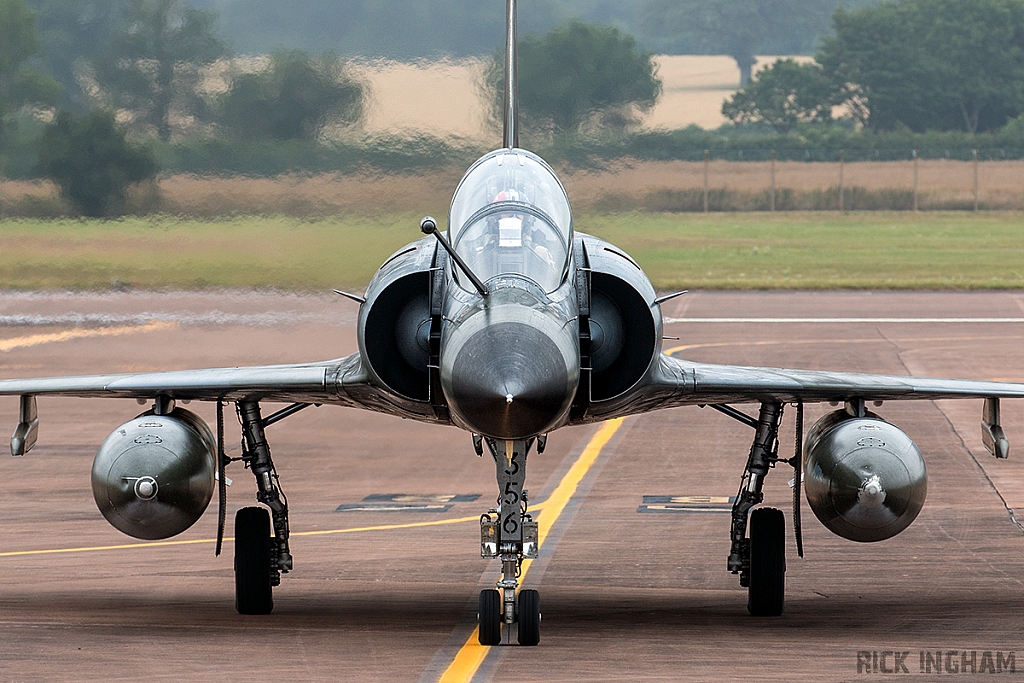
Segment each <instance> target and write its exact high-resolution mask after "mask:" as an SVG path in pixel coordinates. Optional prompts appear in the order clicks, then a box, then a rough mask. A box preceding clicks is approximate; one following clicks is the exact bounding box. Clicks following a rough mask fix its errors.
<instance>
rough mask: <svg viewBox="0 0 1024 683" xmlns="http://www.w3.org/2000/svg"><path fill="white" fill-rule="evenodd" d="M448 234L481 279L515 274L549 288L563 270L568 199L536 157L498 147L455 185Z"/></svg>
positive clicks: (569, 230) (568, 240) (566, 253)
mask: <svg viewBox="0 0 1024 683" xmlns="http://www.w3.org/2000/svg"><path fill="white" fill-rule="evenodd" d="M448 235H449V238H451V240H452V243H453V245H454V247H455V251H457V252H458V253H459V255H460V256H461V257H462V258H463V259H465V261H466V264H467V265H468V266H469V267H470V268H471V269H472V270H473V272H474V273H476V274H477V276H479V277H480V279H481V280H483V281H484V282H487V281H488V280H490V279H491V278H493V277H495V276H497V275H503V274H508V273H514V274H517V275H522V276H525V277H527V278H529V279H531V280H533V281H534V282H536V283H537V284H538V285H540V286H541V288H542V289H543V290H544V291H545V292H552V291H554V290H555V289H557V288H558V286H559V285H560V284H561V283H562V280H563V279H564V277H565V273H566V272H567V268H568V261H569V248H570V245H571V244H572V212H571V210H570V209H569V199H568V197H566V194H565V189H564V188H563V187H562V184H561V183H560V182H559V181H558V178H557V177H556V176H555V173H554V171H552V170H551V167H550V166H548V165H547V164H546V163H544V161H543V160H541V159H540V157H538V156H536V155H534V154H532V153H530V152H527V151H525V150H521V149H499V150H497V151H495V152H491V153H490V154H488V155H486V156H484V157H482V158H481V159H480V160H479V161H477V162H476V163H475V164H473V166H472V168H470V169H469V171H468V172H467V173H466V175H465V177H463V179H462V182H461V183H459V187H458V189H457V190H456V191H455V198H454V199H453V200H452V207H451V211H450V212H449V214H448ZM456 278H458V275H456ZM460 284H461V282H460ZM467 284H468V283H467Z"/></svg>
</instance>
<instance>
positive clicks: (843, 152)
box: [839, 149, 846, 213]
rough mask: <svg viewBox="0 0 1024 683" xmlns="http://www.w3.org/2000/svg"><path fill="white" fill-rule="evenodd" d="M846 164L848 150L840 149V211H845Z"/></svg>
mask: <svg viewBox="0 0 1024 683" xmlns="http://www.w3.org/2000/svg"><path fill="white" fill-rule="evenodd" d="M845 166H846V150H845V149H841V150H839V213H842V212H843V208H844V207H843V170H844V167H845Z"/></svg>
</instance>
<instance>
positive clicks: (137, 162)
mask: <svg viewBox="0 0 1024 683" xmlns="http://www.w3.org/2000/svg"><path fill="white" fill-rule="evenodd" d="M156 170H157V167H156V161H155V160H154V158H153V154H152V152H151V151H150V150H149V149H148V148H145V147H140V146H138V145H134V144H132V143H130V142H129V141H128V140H127V139H126V137H125V133H124V131H122V130H120V129H119V128H118V127H117V125H116V124H115V123H114V115H113V114H112V113H110V112H104V111H99V110H95V111H92V112H90V113H89V114H86V115H85V116H82V117H79V116H76V115H75V114H72V113H70V112H60V113H59V114H58V115H57V117H56V118H55V119H54V121H53V122H52V123H51V124H50V125H49V126H47V127H46V130H45V131H44V132H43V136H42V139H41V140H40V143H39V173H40V174H41V175H42V176H43V177H46V178H49V179H50V180H52V181H53V182H54V183H56V184H57V187H59V188H60V193H61V196H63V197H64V198H65V199H67V200H68V201H70V202H71V203H72V204H74V205H75V207H76V208H77V209H78V210H79V211H81V212H82V214H84V215H86V216H95V217H101V216H109V215H112V214H115V213H116V212H117V211H118V210H120V209H121V208H122V207H123V206H124V202H125V197H126V195H127V191H128V188H129V187H130V186H131V185H132V184H133V183H139V182H142V181H144V180H149V179H152V178H153V177H154V176H155V175H156Z"/></svg>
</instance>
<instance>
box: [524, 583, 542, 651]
mask: <svg viewBox="0 0 1024 683" xmlns="http://www.w3.org/2000/svg"><path fill="white" fill-rule="evenodd" d="M539 642H540V593H538V592H537V591H535V590H521V591H519V644H520V645H536V644H537V643H539Z"/></svg>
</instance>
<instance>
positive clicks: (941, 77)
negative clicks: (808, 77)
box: [817, 0, 1024, 133]
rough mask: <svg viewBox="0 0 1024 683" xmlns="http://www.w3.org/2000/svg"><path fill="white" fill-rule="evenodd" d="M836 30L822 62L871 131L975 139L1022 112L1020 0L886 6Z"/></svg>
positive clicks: (1023, 6)
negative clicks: (961, 133)
mask: <svg viewBox="0 0 1024 683" xmlns="http://www.w3.org/2000/svg"><path fill="white" fill-rule="evenodd" d="M834 22H835V29H836V35H835V37H830V38H825V39H824V41H823V44H822V48H821V50H820V52H819V54H818V56H817V60H818V62H820V63H821V64H822V66H823V67H824V69H825V71H826V72H827V73H829V74H831V75H832V76H833V78H834V79H835V82H836V84H837V85H839V86H841V87H844V88H845V89H846V90H847V98H848V99H851V100H855V101H858V102H859V103H860V104H861V105H862V106H863V107H864V110H865V113H866V122H867V124H868V125H870V126H871V127H872V128H875V129H878V130H890V129H895V128H899V127H902V126H906V127H907V128H910V129H911V130H914V131H924V130H928V129H939V130H950V129H957V128H959V129H961V130H965V131H967V132H969V133H975V132H977V131H981V130H991V129H994V128H998V127H1000V126H1002V125H1003V124H1004V123H1005V122H1006V121H1007V119H1009V118H1010V117H1013V116H1016V115H1018V114H1020V113H1021V112H1024V0H970V2H963V1H962V0H889V1H887V2H882V3H880V4H878V5H873V6H869V7H863V8H860V9H857V10H855V11H849V12H848V11H844V10H839V11H837V12H836V14H835V17H834Z"/></svg>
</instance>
